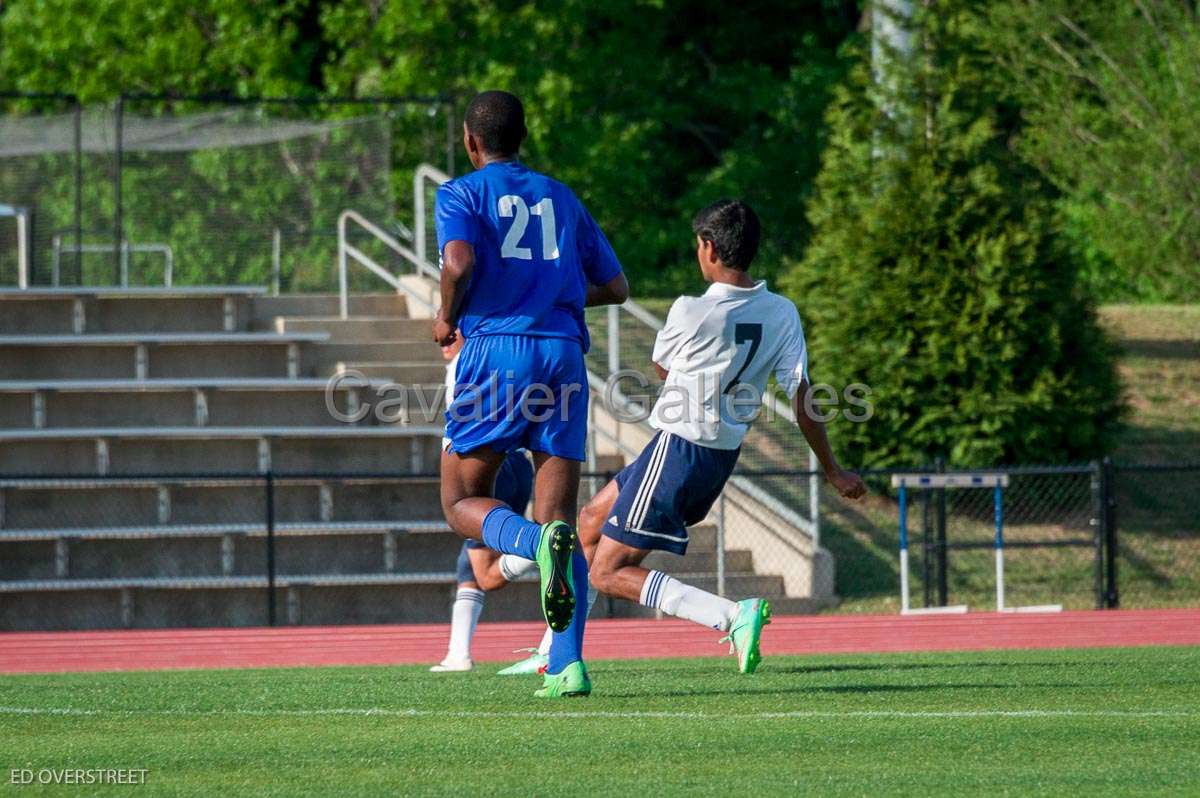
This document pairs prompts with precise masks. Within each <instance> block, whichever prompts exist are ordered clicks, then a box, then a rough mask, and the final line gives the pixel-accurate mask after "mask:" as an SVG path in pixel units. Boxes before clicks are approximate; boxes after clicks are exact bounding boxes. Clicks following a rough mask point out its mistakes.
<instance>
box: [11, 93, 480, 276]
mask: <svg viewBox="0 0 1200 798" xmlns="http://www.w3.org/2000/svg"><path fill="white" fill-rule="evenodd" d="M0 102H5V103H6V105H5V107H6V113H5V115H4V116H2V117H0V207H3V206H7V207H9V208H12V209H19V210H20V211H22V212H24V213H25V214H27V216H28V218H29V220H30V222H29V224H30V228H31V229H30V233H29V236H28V238H29V240H28V246H27V247H26V248H25V249H26V252H27V261H26V263H25V264H21V263H19V252H20V247H19V246H18V243H19V242H18V241H17V224H16V222H15V221H14V220H15V216H14V217H13V219H9V218H6V217H4V216H0V284H4V285H17V284H18V283H19V282H20V279H21V278H20V276H19V272H20V271H21V269H22V267H23V266H24V267H26V268H27V271H28V275H27V282H28V283H29V284H31V285H114V284H115V285H164V284H171V283H172V282H173V283H175V284H187V285H199V284H255V285H268V286H272V287H273V288H274V289H275V290H277V291H284V292H313V291H319V292H329V291H332V290H335V289H336V288H337V284H338V283H337V270H336V267H335V264H336V262H337V230H338V217H339V215H340V214H341V213H342V212H343V211H345V210H348V209H352V210H355V211H357V212H358V213H360V214H362V215H363V216H364V217H366V218H367V219H369V220H371V221H373V222H375V223H376V224H378V225H380V226H381V227H384V228H385V229H386V230H387V231H388V232H389V233H391V234H392V235H393V236H394V237H395V238H397V239H400V240H403V241H406V242H408V243H410V244H411V243H412V241H413V239H414V226H415V220H414V219H413V216H412V213H411V208H410V203H409V202H408V197H409V192H410V191H411V188H410V187H411V184H412V176H413V173H414V170H415V169H416V167H417V165H419V164H421V163H424V162H430V163H442V164H446V166H447V167H448V168H450V169H453V161H454V149H455V148H457V147H458V146H459V143H458V141H457V137H456V136H455V135H454V133H455V132H456V125H455V124H454V122H453V118H454V112H453V108H452V106H451V104H450V103H449V102H448V101H446V100H444V99H442V98H412V99H381V100H353V101H351V100H347V101H336V100H330V101H321V102H310V101H304V100H299V99H297V100H245V101H236V102H232V101H229V100H227V99H217V100H212V99H205V98H184V99H178V98H168V97H161V96H123V97H121V98H120V99H119V100H118V101H116V102H114V103H112V104H111V105H104V106H81V105H79V104H78V103H77V102H75V100H74V99H73V98H70V97H47V96H16V95H5V96H0ZM14 212H15V211H14ZM352 243H353V244H354V245H355V246H358V247H359V248H360V249H362V250H363V251H364V252H366V253H367V254H368V255H369V256H371V257H372V258H375V259H376V261H377V262H379V263H382V264H387V265H395V266H398V265H399V264H398V263H396V264H393V263H392V261H394V260H395V257H396V256H395V254H394V253H392V252H391V251H389V250H388V249H387V248H386V247H383V246H382V245H381V244H380V242H379V241H377V240H375V239H374V237H372V236H370V235H368V234H365V233H363V232H361V231H359V233H358V234H357V235H356V237H355V238H354V240H353V241H352ZM351 277H352V280H355V281H360V283H361V285H360V284H353V285H352V288H356V289H358V288H370V287H375V286H376V284H375V283H374V282H373V281H371V280H370V278H369V276H368V275H366V274H364V273H362V272H358V271H356V272H355V273H354V274H352V275H351Z"/></svg>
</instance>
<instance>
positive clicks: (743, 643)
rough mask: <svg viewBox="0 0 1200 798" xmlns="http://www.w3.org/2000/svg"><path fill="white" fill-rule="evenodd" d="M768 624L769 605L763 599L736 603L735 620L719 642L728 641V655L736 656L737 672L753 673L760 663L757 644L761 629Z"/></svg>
mask: <svg viewBox="0 0 1200 798" xmlns="http://www.w3.org/2000/svg"><path fill="white" fill-rule="evenodd" d="M770 622H771V605H770V604H768V603H767V601H766V600H765V599H742V600H741V601H739V602H738V614H737V618H735V619H734V621H733V626H731V627H729V634H728V635H726V636H725V637H722V638H721V642H722V643H724V642H725V641H726V640H728V641H729V653H730V654H735V653H736V654H737V658H738V670H739V671H741V672H742V673H754V671H755V669H756V668H757V667H758V663H760V662H762V654H760V653H759V652H758V643H759V640H760V639H761V638H762V629H763V627H764V626H766V625H767V624H769V623H770Z"/></svg>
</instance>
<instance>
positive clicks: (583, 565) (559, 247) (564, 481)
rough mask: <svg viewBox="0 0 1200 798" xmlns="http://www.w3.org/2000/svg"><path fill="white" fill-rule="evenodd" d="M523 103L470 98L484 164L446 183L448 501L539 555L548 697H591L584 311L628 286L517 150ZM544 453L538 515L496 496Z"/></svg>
mask: <svg viewBox="0 0 1200 798" xmlns="http://www.w3.org/2000/svg"><path fill="white" fill-rule="evenodd" d="M525 134H526V129H525V111H524V108H523V107H522V106H521V102H520V100H518V99H517V98H516V97H514V96H513V95H511V94H508V93H507V92H501V91H488V92H484V93H482V94H480V95H478V96H476V97H475V98H474V99H473V100H472V101H471V103H470V105H469V106H468V107H467V113H466V119H465V121H464V123H463V144H464V146H465V147H466V150H467V155H468V157H469V158H470V160H471V164H472V165H473V166H474V167H475V170H476V171H474V172H472V173H471V174H469V175H466V176H464V177H461V178H458V179H456V180H452V181H450V182H448V183H446V184H445V185H443V186H442V187H441V188H440V189H438V194H437V210H436V222H437V236H438V247H439V251H440V252H441V259H442V273H441V301H442V306H441V308H440V309H439V310H438V313H437V315H436V317H435V319H434V323H433V338H434V340H435V341H436V342H437V343H438V344H440V345H443V346H445V345H447V344H449V343H451V342H453V341H454V339H455V337H456V332H455V329H456V328H461V330H462V333H463V335H464V337H465V338H466V344H465V345H464V346H463V350H462V353H461V354H460V355H459V358H460V359H459V366H458V374H457V385H456V386H455V392H454V400H453V402H452V403H451V404H450V406H449V408H448V409H447V411H446V436H447V438H449V441H450V442H449V444H448V445H447V446H446V448H445V450H444V451H443V453H442V480H441V485H442V509H443V512H445V515H446V520H447V522H449V524H450V526H451V527H452V528H453V529H454V530H455V531H456V532H458V534H460V535H462V536H463V537H465V538H470V539H474V540H482V541H483V542H484V543H485V544H486V545H487V546H489V547H490V548H492V549H495V550H496V551H499V552H502V553H504V554H515V555H518V556H521V557H525V558H527V559H532V560H536V561H537V564H538V570H539V572H540V574H541V604H542V613H543V615H544V616H545V618H546V623H547V625H548V626H549V627H550V628H551V629H552V630H553V631H554V632H555V635H554V641H553V643H552V645H551V647H550V660H549V664H548V666H547V670H546V675H545V680H544V684H543V687H542V689H541V690H539V691H538V692H537V695H539V696H542V697H559V696H570V695H587V694H589V693H590V692H591V682H590V680H589V679H588V675H587V669H586V667H585V666H584V664H583V658H582V648H583V625H584V620H585V617H586V613H587V602H586V601H577V600H576V596H575V593H576V590H578V589H586V586H587V581H588V580H587V562H586V560H585V559H584V557H583V555H582V553H581V552H579V551H577V547H576V541H577V535H576V532H575V528H574V523H575V518H576V501H577V496H578V493H579V469H580V463H581V462H582V461H583V459H584V439H585V437H586V434H587V402H588V384H587V371H586V369H585V368H584V361H583V356H584V353H585V352H586V351H587V349H588V345H589V340H588V332H587V326H586V325H585V324H584V317H583V309H584V307H585V306H590V305H604V304H611V303H617V302H624V301H625V300H626V299H627V298H628V296H629V285H628V283H627V282H626V280H625V276H624V274H623V272H622V271H621V264H620V263H619V261H618V260H617V257H616V255H615V254H614V253H613V250H612V247H611V246H610V245H609V243H608V240H607V239H606V238H605V237H604V234H603V233H602V232H601V231H600V228H599V226H597V224H596V222H595V221H594V220H593V219H592V217H591V216H590V215H589V214H588V212H587V210H586V209H585V208H584V207H583V204H582V203H581V202H580V201H579V200H578V199H577V198H576V197H575V195H574V194H573V193H572V192H571V190H570V189H568V188H567V187H566V186H564V185H563V184H562V183H559V182H558V181H556V180H552V179H551V178H549V177H546V176H545V175H541V174H538V173H537V172H534V171H533V170H531V169H529V168H528V167H527V166H525V165H524V164H522V163H521V162H520V161H519V160H518V158H517V156H518V152H519V150H520V146H521V142H522V141H523V140H524V138H525ZM517 448H524V449H528V450H529V451H530V452H532V453H533V458H534V468H535V470H536V475H535V487H534V511H533V515H534V519H535V521H533V522H531V521H526V520H525V519H524V518H522V517H521V516H520V515H519V514H517V513H516V512H514V511H513V510H512V508H510V507H508V506H507V505H505V504H504V503H503V502H501V501H499V500H498V499H496V498H494V493H493V491H494V486H495V481H496V474H497V472H498V471H499V469H500V466H501V464H502V463H503V462H504V458H505V456H506V454H507V452H509V451H511V450H513V449H517Z"/></svg>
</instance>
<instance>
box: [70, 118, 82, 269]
mask: <svg viewBox="0 0 1200 798" xmlns="http://www.w3.org/2000/svg"><path fill="white" fill-rule="evenodd" d="M74 144H75V170H74V171H75V224H74V225H72V228H73V230H74V233H75V284H76V285H83V106H82V105H80V104H79V100H76V101H75V142H74Z"/></svg>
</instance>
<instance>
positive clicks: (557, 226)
mask: <svg viewBox="0 0 1200 798" xmlns="http://www.w3.org/2000/svg"><path fill="white" fill-rule="evenodd" d="M436 219H437V238H438V251H439V252H444V251H445V248H446V243H447V242H449V241H465V242H467V243H468V244H470V245H471V246H472V247H473V248H474V250H475V268H474V271H473V272H472V274H471V279H470V282H469V283H468V284H467V289H466V295H465V297H464V298H463V303H462V307H461V309H460V312H459V317H458V326H459V327H460V328H461V329H462V332H463V335H464V336H466V338H467V340H468V341H469V340H471V339H473V338H477V337H479V336H483V335H527V336H534V337H541V338H572V339H575V340H577V341H579V343H580V345H582V346H583V349H584V351H587V348H588V344H589V342H588V333H587V326H586V325H585V324H584V319H583V307H584V300H585V299H586V297H587V286H588V284H589V283H590V284H593V285H604V284H605V283H607V282H608V281H609V280H612V279H613V278H614V277H616V276H617V275H619V274H620V273H621V264H620V263H619V262H618V261H617V256H616V254H615V253H613V250H612V246H611V245H609V243H608V239H606V238H605V237H604V233H602V232H600V228H599V226H598V225H597V224H596V222H595V220H593V219H592V217H591V216H590V215H589V214H588V212H587V210H586V209H584V207H583V204H582V203H581V202H580V201H579V200H578V199H577V198H576V197H575V195H574V194H573V193H572V192H571V190H570V189H569V188H567V187H566V186H564V185H563V184H562V183H559V182H558V181H557V180H552V179H550V178H549V177H546V176H545V175H541V174H538V173H537V172H534V171H533V170H531V169H529V168H528V167H526V166H525V165H524V164H522V163H520V162H518V161H500V162H494V163H490V164H488V165H487V166H485V167H483V168H482V169H480V170H478V171H476V172H472V173H471V174H469V175H466V176H464V177H460V178H457V179H455V180H451V181H450V182H449V183H445V184H444V185H442V187H441V188H439V189H438V193H437V213H436Z"/></svg>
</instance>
